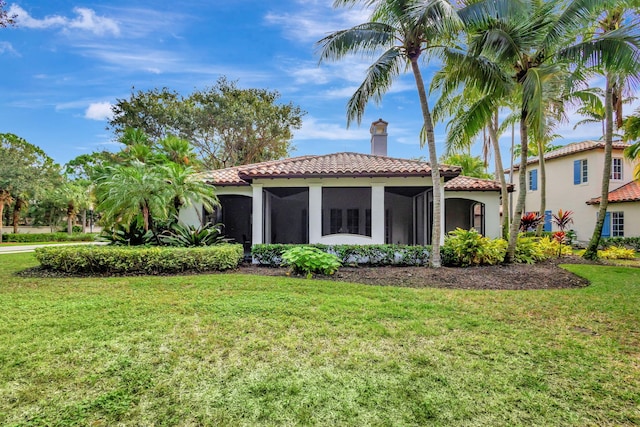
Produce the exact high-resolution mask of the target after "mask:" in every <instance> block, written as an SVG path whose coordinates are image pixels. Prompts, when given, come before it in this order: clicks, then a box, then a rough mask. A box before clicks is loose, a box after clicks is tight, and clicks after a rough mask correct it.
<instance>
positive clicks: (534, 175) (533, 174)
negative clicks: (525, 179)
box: [529, 169, 538, 191]
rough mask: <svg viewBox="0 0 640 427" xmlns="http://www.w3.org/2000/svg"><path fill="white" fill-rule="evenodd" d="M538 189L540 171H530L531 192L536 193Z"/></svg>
mask: <svg viewBox="0 0 640 427" xmlns="http://www.w3.org/2000/svg"><path fill="white" fill-rule="evenodd" d="M537 189H538V169H532V170H530V171H529V190H530V191H536V190H537Z"/></svg>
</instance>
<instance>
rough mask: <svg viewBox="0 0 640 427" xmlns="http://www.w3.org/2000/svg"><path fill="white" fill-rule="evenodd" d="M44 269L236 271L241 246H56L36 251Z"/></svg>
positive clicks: (240, 257) (94, 271)
mask: <svg viewBox="0 0 640 427" xmlns="http://www.w3.org/2000/svg"><path fill="white" fill-rule="evenodd" d="M35 256H36V259H37V260H38V261H39V262H40V264H41V265H42V266H43V267H44V268H48V269H51V270H55V271H60V272H64V273H69V274H86V273H97V274H169V273H180V272H186V271H197V272H205V271H216V270H227V269H231V268H236V267H237V266H238V264H239V263H240V261H241V260H242V257H243V249H242V245H231V244H224V245H217V246H211V247H199V248H172V247H122V246H118V247H115V246H57V247H42V248H37V249H36V251H35Z"/></svg>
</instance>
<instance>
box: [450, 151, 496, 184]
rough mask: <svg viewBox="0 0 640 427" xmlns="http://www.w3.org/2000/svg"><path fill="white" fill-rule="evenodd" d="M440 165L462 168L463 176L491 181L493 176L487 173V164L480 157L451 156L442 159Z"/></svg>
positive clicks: (464, 154) (468, 155) (466, 155)
mask: <svg viewBox="0 0 640 427" xmlns="http://www.w3.org/2000/svg"><path fill="white" fill-rule="evenodd" d="M440 163H441V164H445V165H455V166H460V167H461V168H462V173H461V175H464V176H473V177H476V178H485V179H491V178H493V175H491V174H490V173H487V168H486V165H485V163H484V162H483V161H482V159H481V158H480V156H472V155H471V154H467V153H463V154H450V155H448V156H444V157H442V158H440Z"/></svg>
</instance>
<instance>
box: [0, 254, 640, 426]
mask: <svg viewBox="0 0 640 427" xmlns="http://www.w3.org/2000/svg"><path fill="white" fill-rule="evenodd" d="M32 265H35V261H34V259H33V255H32V254H16V255H2V256H0V425H3V426H4V425H10V426H11V425H43V426H44V425H47V426H55V425H74V426H75V425H91V426H112V425H126V426H139V425H156V426H162V425H189V426H192V425H309V424H316V425H389V426H396V425H429V426H451V425H462V426H473V425H487V426H533V425H536V426H547V425H549V426H589V425H593V426H596V425H597V426H605V425H612V426H614V425H615V426H621V425H637V424H640V329H639V328H640V270H638V269H633V268H627V267H603V266H582V265H576V266H570V267H568V268H570V269H571V270H572V271H575V272H577V273H579V274H581V275H584V276H585V277H588V278H590V279H591V280H592V281H593V284H592V285H591V286H589V287H587V288H584V289H579V290H561V291H451V290H438V289H400V288H389V287H374V286H364V285H356V284H341V283H336V282H329V281H317V280H302V279H290V278H276V277H256V276H242V275H200V276H181V277H135V278H99V279H32V278H20V277H15V276H12V273H13V272H14V271H16V270H19V269H22V268H25V267H28V266H32Z"/></svg>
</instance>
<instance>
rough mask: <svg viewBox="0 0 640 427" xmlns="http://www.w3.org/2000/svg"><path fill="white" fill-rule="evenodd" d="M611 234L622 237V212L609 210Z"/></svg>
mask: <svg viewBox="0 0 640 427" xmlns="http://www.w3.org/2000/svg"><path fill="white" fill-rule="evenodd" d="M611 236H612V237H624V212H611Z"/></svg>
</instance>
